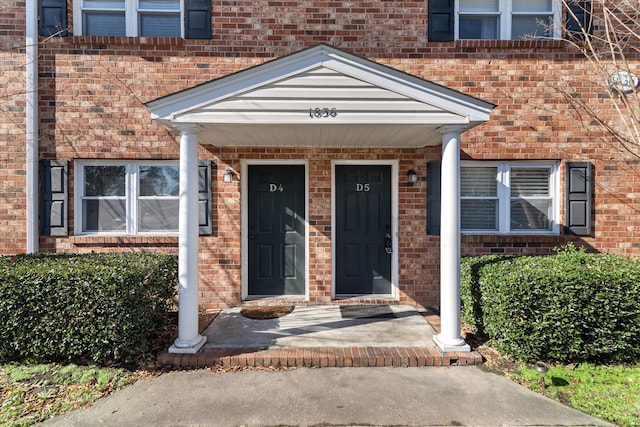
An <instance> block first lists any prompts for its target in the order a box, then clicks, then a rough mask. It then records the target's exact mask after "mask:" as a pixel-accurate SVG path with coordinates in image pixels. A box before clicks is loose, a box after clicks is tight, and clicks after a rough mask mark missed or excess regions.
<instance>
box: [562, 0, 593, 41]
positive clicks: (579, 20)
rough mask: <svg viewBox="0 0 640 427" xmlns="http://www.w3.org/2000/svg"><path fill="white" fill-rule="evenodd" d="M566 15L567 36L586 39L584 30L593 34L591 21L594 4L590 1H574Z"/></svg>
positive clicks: (569, 5) (574, 38)
mask: <svg viewBox="0 0 640 427" xmlns="http://www.w3.org/2000/svg"><path fill="white" fill-rule="evenodd" d="M567 6H568V10H567V12H566V15H565V19H566V23H565V25H566V31H567V34H566V36H567V38H568V39H573V40H584V32H583V29H584V30H585V32H586V33H587V34H589V35H591V34H593V26H592V23H591V11H592V5H591V2H590V1H581V0H577V1H572V2H571V3H569V4H568V5H567Z"/></svg>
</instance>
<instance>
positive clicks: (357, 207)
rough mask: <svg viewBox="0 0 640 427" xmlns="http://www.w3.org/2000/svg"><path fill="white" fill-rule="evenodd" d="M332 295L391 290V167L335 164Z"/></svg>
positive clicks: (381, 292)
mask: <svg viewBox="0 0 640 427" xmlns="http://www.w3.org/2000/svg"><path fill="white" fill-rule="evenodd" d="M335 181H336V184H335V185H336V189H335V197H336V201H335V206H336V218H335V223H336V233H335V236H336V237H335V238H336V260H335V263H336V278H335V286H336V294H337V295H370V294H390V293H391V249H392V248H391V233H392V228H391V166H388V165H373V166H351V165H349V166H346V165H345V166H343V165H336V169H335Z"/></svg>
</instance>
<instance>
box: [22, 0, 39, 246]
mask: <svg viewBox="0 0 640 427" xmlns="http://www.w3.org/2000/svg"><path fill="white" fill-rule="evenodd" d="M25 12H26V23H25V24H26V29H25V44H26V49H25V52H26V58H25V60H26V91H25V92H26V102H27V109H26V130H27V132H26V133H27V135H26V136H27V141H26V145H27V146H26V169H27V170H26V178H27V193H26V196H27V200H26V202H27V203H26V204H27V247H26V251H27V253H34V252H38V249H39V248H38V237H39V235H40V233H39V227H38V122H39V120H38V7H37V1H35V0H27V1H26V8H25Z"/></svg>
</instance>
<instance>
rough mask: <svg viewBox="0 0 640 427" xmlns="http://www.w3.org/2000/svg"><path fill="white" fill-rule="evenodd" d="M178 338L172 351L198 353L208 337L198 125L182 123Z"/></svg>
mask: <svg viewBox="0 0 640 427" xmlns="http://www.w3.org/2000/svg"><path fill="white" fill-rule="evenodd" d="M178 128H179V129H180V210H179V218H178V219H179V227H178V230H179V237H178V246H179V247H178V282H179V286H180V287H179V294H178V297H179V299H178V338H177V339H176V340H175V342H174V344H173V345H172V346H171V348H169V352H170V353H188V354H193V353H196V352H197V351H198V350H200V348H202V346H203V345H204V343H205V342H206V341H207V337H204V336H202V335H200V334H199V331H198V280H199V273H198V239H199V233H198V222H199V221H198V180H199V178H198V127H197V126H196V125H187V126H180V127H178Z"/></svg>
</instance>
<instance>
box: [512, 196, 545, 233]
mask: <svg viewBox="0 0 640 427" xmlns="http://www.w3.org/2000/svg"><path fill="white" fill-rule="evenodd" d="M550 215H551V200H512V201H511V230H512V231H518V230H550V229H551V223H550V221H549V217H550Z"/></svg>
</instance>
